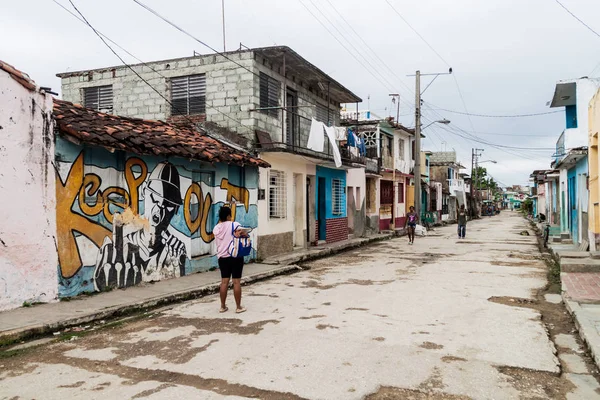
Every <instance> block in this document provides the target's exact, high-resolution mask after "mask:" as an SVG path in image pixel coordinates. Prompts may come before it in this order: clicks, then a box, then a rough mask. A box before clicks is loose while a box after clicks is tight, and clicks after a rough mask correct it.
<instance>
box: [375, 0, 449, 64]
mask: <svg viewBox="0 0 600 400" xmlns="http://www.w3.org/2000/svg"><path fill="white" fill-rule="evenodd" d="M385 2H386V3H388V5H389V6H390V7H391V8H392V10H394V12H395V13H396V14H397V15H398V16H399V17H400V18H401V19H402V21H404V23H405V24H406V25H408V27H409V28H410V29H411V30H412V31H413V32H414V33H416V34H417V36H418V37H419V38H421V40H422V41H423V43H425V44H426V45H427V47H429V48H430V49H431V51H433V52H434V53H435V54H436V55H437V56H438V57H439V59H440V60H442V61H443V62H444V63H445V64H446V65H447V66H448V67H449V66H450V64H449V63H448V61H446V60H445V59H444V57H442V56H441V55H440V53H438V52H437V50H436V49H434V48H433V46H432V45H430V44H429V42H428V41H427V40H425V38H424V37H423V36H422V35H421V34H420V33H419V32H418V31H417V30H416V29H415V28H413V26H412V25H411V24H410V23H409V22H408V21H407V20H406V18H404V17H403V16H402V14H400V12H399V11H398V10H397V9H396V7H394V6H393V5H392V3H390V2H389V0H385Z"/></svg>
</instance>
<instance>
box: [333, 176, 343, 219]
mask: <svg viewBox="0 0 600 400" xmlns="http://www.w3.org/2000/svg"><path fill="white" fill-rule="evenodd" d="M331 201H332V203H333V204H332V205H333V210H332V214H333V215H343V214H344V204H345V203H346V201H345V199H344V181H343V180H341V179H332V180H331Z"/></svg>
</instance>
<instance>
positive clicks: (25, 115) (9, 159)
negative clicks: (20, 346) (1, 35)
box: [0, 70, 58, 311]
mask: <svg viewBox="0 0 600 400" xmlns="http://www.w3.org/2000/svg"><path fill="white" fill-rule="evenodd" d="M0 88H1V90H0V164H1V165H4V166H5V170H4V173H3V174H2V175H0V176H1V178H0V203H1V205H2V207H0V210H1V211H0V219H1V220H2V223H1V224H0V240H1V241H0V311H2V310H7V309H11V308H16V307H19V306H21V305H22V304H23V302H26V301H27V302H47V301H52V300H54V299H56V297H57V292H58V277H57V268H58V255H57V252H56V244H55V235H56V213H55V209H56V201H55V197H56V191H55V172H54V168H53V166H52V161H53V160H54V139H53V130H54V127H53V122H52V96H50V95H45V94H43V93H40V92H37V91H30V90H28V89H26V88H25V87H23V86H21V85H20V84H19V83H18V82H17V81H15V80H14V79H13V78H12V77H11V76H9V75H8V74H7V73H6V72H5V71H3V70H0Z"/></svg>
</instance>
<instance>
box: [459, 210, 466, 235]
mask: <svg viewBox="0 0 600 400" xmlns="http://www.w3.org/2000/svg"><path fill="white" fill-rule="evenodd" d="M466 233H467V211H466V210H465V205H464V204H462V205H461V206H460V210H458V238H459V239H464V238H465V234H466Z"/></svg>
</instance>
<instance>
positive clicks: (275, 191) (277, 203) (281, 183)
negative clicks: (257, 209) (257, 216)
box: [269, 170, 287, 219]
mask: <svg viewBox="0 0 600 400" xmlns="http://www.w3.org/2000/svg"><path fill="white" fill-rule="evenodd" d="M286 199H287V193H286V190H285V172H283V171H274V170H271V171H269V217H270V218H282V219H284V218H286V208H287V201H286Z"/></svg>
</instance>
